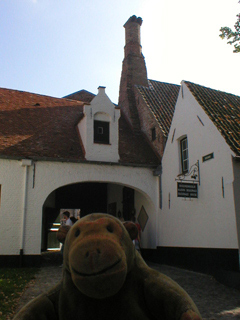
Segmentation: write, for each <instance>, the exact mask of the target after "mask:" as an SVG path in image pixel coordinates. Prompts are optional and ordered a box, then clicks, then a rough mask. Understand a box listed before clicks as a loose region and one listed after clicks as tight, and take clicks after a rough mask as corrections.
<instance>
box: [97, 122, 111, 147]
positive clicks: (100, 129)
mask: <svg viewBox="0 0 240 320" xmlns="http://www.w3.org/2000/svg"><path fill="white" fill-rule="evenodd" d="M94 143H104V144H109V122H107V121H99V120H94Z"/></svg>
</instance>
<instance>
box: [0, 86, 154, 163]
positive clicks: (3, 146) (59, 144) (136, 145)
mask: <svg viewBox="0 0 240 320" xmlns="http://www.w3.org/2000/svg"><path fill="white" fill-rule="evenodd" d="M92 96H95V95H93V94H92ZM82 116H83V102H81V101H76V100H69V99H66V98H53V97H49V96H43V95H39V94H33V93H28V92H22V91H17V90H10V89H2V88H0V157H2V158H14V159H21V158H31V159H35V160H41V159H42V160H50V161H51V160H53V161H54V160H61V161H71V162H78V161H86V160H85V157H84V153H83V150H82V148H81V143H80V139H79V133H78V130H77V123H78V122H79V120H80V119H81V117H82ZM119 123H120V133H119V136H120V142H119V153H120V158H121V160H120V163H122V164H124V163H125V164H126V163H129V164H133V165H147V166H152V165H157V164H158V162H159V161H158V159H157V158H156V156H155V154H154V153H153V152H152V150H151V148H150V147H149V146H148V144H147V143H146V141H145V140H144V138H143V137H142V136H140V135H134V134H133V133H132V132H131V130H130V128H129V126H128V125H127V123H126V121H125V120H124V119H123V118H121V119H120V122H119Z"/></svg>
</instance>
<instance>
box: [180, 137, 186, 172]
mask: <svg viewBox="0 0 240 320" xmlns="http://www.w3.org/2000/svg"><path fill="white" fill-rule="evenodd" d="M180 150H181V162H182V173H187V172H188V140H187V137H185V138H183V139H182V140H180Z"/></svg>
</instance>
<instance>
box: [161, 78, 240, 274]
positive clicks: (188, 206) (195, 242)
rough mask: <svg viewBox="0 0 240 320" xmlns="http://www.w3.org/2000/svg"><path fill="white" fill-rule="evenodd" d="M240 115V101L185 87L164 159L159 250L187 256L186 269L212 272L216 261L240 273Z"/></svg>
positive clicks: (180, 95) (215, 93)
mask: <svg viewBox="0 0 240 320" xmlns="http://www.w3.org/2000/svg"><path fill="white" fill-rule="evenodd" d="M239 110H240V97H238V96H234V95H231V94H227V93H224V92H221V91H217V90H212V89H209V88H205V87H203V86H199V85H196V84H193V83H191V82H186V81H182V86H181V89H180V92H179V96H178V100H177V103H176V107H175V112H174V116H173V119H172V125H171V129H170V132H169V136H168V141H167V144H166V147H165V151H164V156H163V159H162V209H161V212H160V215H159V224H158V230H159V236H158V237H159V245H160V246H161V247H162V248H164V247H168V258H169V255H171V254H172V255H173V254H176V252H177V253H178V254H179V255H181V260H182V261H181V262H180V261H178V263H180V264H182V265H184V259H186V260H185V261H187V263H189V260H190V259H189V258H187V256H188V257H189V256H191V257H192V258H193V257H194V259H195V264H199V263H200V264H204V263H205V264H206V265H208V266H206V267H207V268H208V269H211V266H212V267H213V266H214V263H213V262H214V260H215V259H218V260H221V263H222V266H226V267H227V266H229V265H231V266H233V265H235V267H236V268H237V264H238V251H239V246H240V203H239V199H240V194H239V193H240V178H239V176H240V162H239V152H240V149H239V133H240V132H239V128H240V126H239V123H240V113H239ZM169 247H170V248H171V249H169ZM162 253H164V250H163V252H162ZM178 258H179V256H176V257H175V259H176V261H177V260H178ZM169 259H170V258H169ZM172 259H174V258H173V257H172ZM193 263H194V262H192V264H193ZM190 264H191V262H190Z"/></svg>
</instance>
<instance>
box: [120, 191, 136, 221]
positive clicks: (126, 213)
mask: <svg viewBox="0 0 240 320" xmlns="http://www.w3.org/2000/svg"><path fill="white" fill-rule="evenodd" d="M134 215H135V208H134V189H131V188H128V187H124V188H123V218H124V220H125V221H131V220H132V218H133V217H134Z"/></svg>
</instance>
